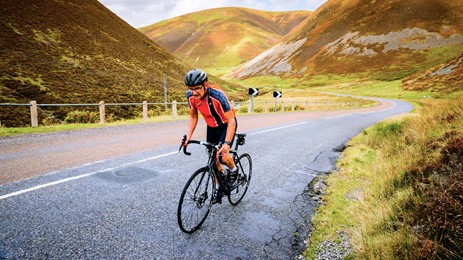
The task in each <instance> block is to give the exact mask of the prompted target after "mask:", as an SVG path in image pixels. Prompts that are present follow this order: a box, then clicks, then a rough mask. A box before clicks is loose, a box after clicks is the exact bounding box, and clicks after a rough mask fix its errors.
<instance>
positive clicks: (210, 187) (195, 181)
mask: <svg viewBox="0 0 463 260" xmlns="http://www.w3.org/2000/svg"><path fill="white" fill-rule="evenodd" d="M245 137H246V134H236V142H235V147H234V148H233V149H231V150H230V155H231V156H232V157H233V160H234V161H235V164H236V166H237V168H238V176H230V175H231V174H230V172H229V170H228V169H226V170H224V171H219V170H218V168H217V165H216V161H217V152H218V151H219V150H220V147H221V144H212V143H208V142H203V141H197V140H190V141H188V144H200V145H204V146H205V147H206V153H207V154H208V156H209V158H208V160H207V164H206V166H204V167H201V168H199V169H198V170H196V171H195V172H194V173H193V175H191V177H190V178H189V179H188V181H187V183H186V184H185V187H184V188H183V191H182V194H181V195H180V200H179V202H178V209H177V219H178V225H179V227H180V229H181V230H182V231H183V232H185V233H189V234H191V233H193V232H195V231H197V230H198V229H199V228H200V227H201V225H202V224H203V223H204V221H205V220H206V218H207V216H208V215H209V212H210V211H211V208H212V205H213V204H215V203H217V201H220V200H221V197H220V198H218V196H222V195H223V196H227V197H228V201H229V202H230V204H232V205H234V206H235V205H238V203H240V202H241V200H242V199H243V197H244V195H245V194H246V191H247V190H248V187H249V183H250V181H251V176H252V161H251V156H250V155H249V154H247V153H243V154H241V155H238V147H239V146H241V145H244V143H245ZM185 140H186V136H184V137H183V141H182V146H180V149H182V147H183V153H184V154H186V155H191V153H189V152H188V151H187V147H186V146H183V144H184V143H185ZM216 179H217V180H218V183H219V187H217V185H216Z"/></svg>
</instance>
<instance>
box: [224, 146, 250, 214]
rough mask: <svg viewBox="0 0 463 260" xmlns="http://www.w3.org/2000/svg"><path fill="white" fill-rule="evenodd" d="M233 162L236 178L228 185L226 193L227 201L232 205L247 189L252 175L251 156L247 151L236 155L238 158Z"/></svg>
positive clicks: (237, 201) (238, 200) (236, 202)
mask: <svg viewBox="0 0 463 260" xmlns="http://www.w3.org/2000/svg"><path fill="white" fill-rule="evenodd" d="M235 164H236V167H238V171H239V172H238V179H237V180H236V182H235V183H234V184H232V186H231V187H230V194H229V195H228V201H229V202H230V204H232V205H238V203H240V201H241V200H242V199H243V197H244V195H245V194H246V191H247V190H248V187H249V183H250V182H251V176H252V161H251V156H250V155H249V154H247V153H244V154H242V155H240V157H238V160H236V162H235Z"/></svg>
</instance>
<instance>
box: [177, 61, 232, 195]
mask: <svg viewBox="0 0 463 260" xmlns="http://www.w3.org/2000/svg"><path fill="white" fill-rule="evenodd" d="M185 85H186V86H187V87H188V90H187V94H186V98H187V100H188V104H189V106H190V119H189V122H188V133H187V137H186V141H185V143H184V145H185V146H186V145H188V141H189V140H190V139H191V137H192V135H193V132H194V131H195V129H196V125H197V123H198V110H199V112H200V113H201V114H202V115H203V117H204V120H205V121H206V124H207V137H206V141H207V142H209V143H214V144H218V143H222V146H221V148H220V150H219V151H218V155H219V160H217V167H218V169H219V171H221V172H223V170H222V165H221V164H220V162H222V163H223V164H225V165H226V166H227V167H228V168H229V169H230V177H232V178H236V176H237V173H238V169H237V167H236V165H235V162H234V161H233V158H232V156H231V155H230V154H229V152H230V147H231V144H232V142H233V139H234V137H235V132H236V128H237V121H236V117H235V116H236V113H235V110H234V109H233V107H232V106H231V105H230V103H229V102H228V99H227V96H226V95H225V93H224V92H222V91H221V90H219V89H217V87H212V86H211V85H210V84H209V82H208V78H207V74H206V72H204V71H202V70H200V69H193V70H190V71H189V72H188V73H187V74H186V75H185ZM216 184H217V185H219V183H218V180H216ZM217 187H218V186H217ZM217 190H220V189H217ZM217 195H218V196H216V198H217V202H218V203H221V202H222V201H221V199H222V198H221V195H222V194H217Z"/></svg>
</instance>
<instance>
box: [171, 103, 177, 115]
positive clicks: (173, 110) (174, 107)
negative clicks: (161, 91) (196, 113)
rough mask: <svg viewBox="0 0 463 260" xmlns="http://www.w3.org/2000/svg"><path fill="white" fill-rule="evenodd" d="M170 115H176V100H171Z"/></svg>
mask: <svg viewBox="0 0 463 260" xmlns="http://www.w3.org/2000/svg"><path fill="white" fill-rule="evenodd" d="M172 116H173V117H174V118H176V117H177V101H175V100H174V101H172Z"/></svg>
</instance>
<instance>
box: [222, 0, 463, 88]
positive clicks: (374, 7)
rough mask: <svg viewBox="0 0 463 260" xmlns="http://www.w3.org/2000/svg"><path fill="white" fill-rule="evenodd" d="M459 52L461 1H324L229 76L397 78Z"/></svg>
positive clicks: (461, 43)
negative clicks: (267, 47)
mask: <svg viewBox="0 0 463 260" xmlns="http://www.w3.org/2000/svg"><path fill="white" fill-rule="evenodd" d="M462 53H463V1H454V0H410V1H402V0H390V1H378V0H328V2H326V3H325V4H324V5H323V6H321V7H320V8H319V9H317V10H316V11H315V13H314V14H313V15H311V16H310V17H309V18H307V19H306V20H305V21H303V22H302V23H301V24H300V25H299V26H298V27H297V28H295V29H294V30H293V31H292V32H291V33H289V34H288V35H287V36H286V37H285V38H284V39H282V40H281V41H280V42H279V43H278V44H277V45H275V46H274V47H272V48H271V49H270V50H267V51H266V52H265V53H264V54H262V55H259V56H258V57H256V58H255V59H253V60H251V61H250V62H249V63H247V64H245V65H244V66H241V67H240V68H238V69H237V70H235V71H234V72H233V73H231V74H230V76H233V77H239V78H247V77H252V76H258V75H268V74H274V75H280V76H286V77H301V76H302V77H308V76H309V77H310V76H311V75H319V74H348V73H361V74H363V75H364V76H370V77H371V76H372V77H376V78H380V79H388V80H390V79H396V78H402V77H404V76H406V75H409V74H412V73H414V72H417V71H421V70H423V69H426V68H429V67H430V66H434V65H436V64H439V63H442V62H445V61H447V60H450V59H452V58H455V57H457V56H459V55H461V54H462Z"/></svg>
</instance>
